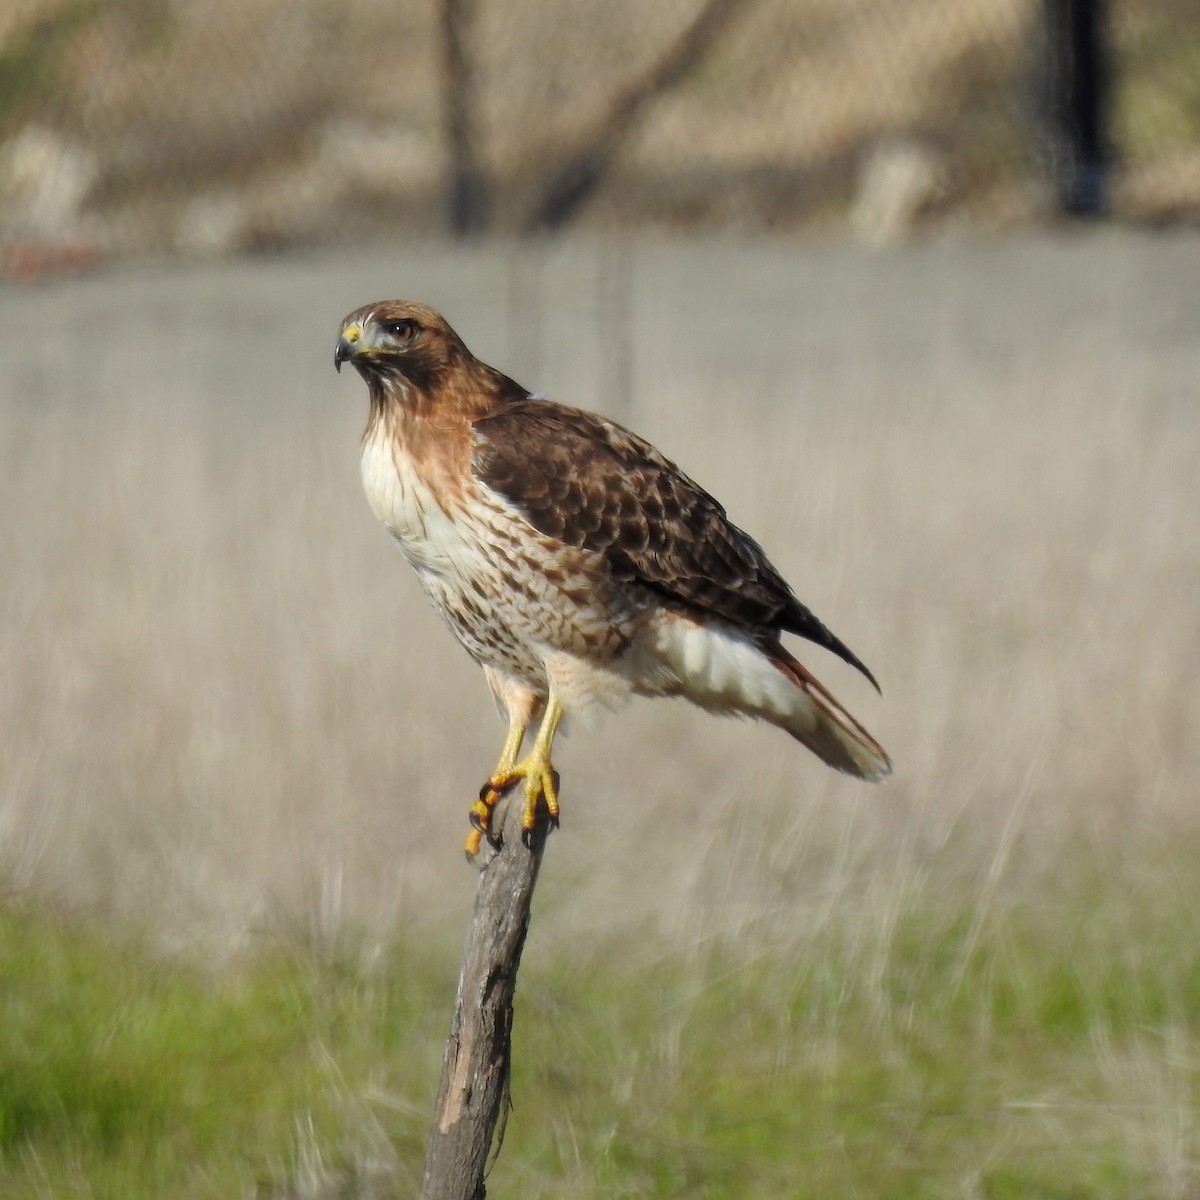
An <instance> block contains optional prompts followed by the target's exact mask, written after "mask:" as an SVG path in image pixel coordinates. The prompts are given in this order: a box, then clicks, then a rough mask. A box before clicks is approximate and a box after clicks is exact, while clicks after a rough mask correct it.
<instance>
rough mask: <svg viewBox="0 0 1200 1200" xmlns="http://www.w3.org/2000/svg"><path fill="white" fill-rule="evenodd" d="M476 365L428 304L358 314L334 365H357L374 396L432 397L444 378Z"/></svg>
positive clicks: (396, 303)
mask: <svg viewBox="0 0 1200 1200" xmlns="http://www.w3.org/2000/svg"><path fill="white" fill-rule="evenodd" d="M469 361H471V354H470V351H468V350H467V348H466V346H464V345H463V343H462V340H461V339H460V338H459V336H458V334H456V333H455V332H454V330H453V329H451V328H450V326H449V325H448V324H447V323H446V321H445V319H444V318H443V317H442V316H440V315H439V314H438V313H436V312H434V311H433V309H432V308H427V307H426V306H425V305H424V304H414V303H412V302H411V301H409V300H380V301H377V302H376V303H374V304H364V305H363V307H362V308H358V309H355V310H354V312H352V313H351V314H350V315H349V316H348V317H347V318H346V319H345V320H344V321H343V322H342V332H341V333H340V334H339V335H338V340H337V347H336V348H335V349H334V352H333V365H334V366H335V367H336V368H337V369H338V370H339V371H340V370H341V369H342V363H344V362H349V363H353V364H354V367H355V369H356V370H357V371H358V373H359V374H360V375H361V376H362V377H363V378H364V379H365V380H366V381H367V383H368V384H369V385H370V386H371V388H372V390H374V389H375V388H376V387H382V388H384V389H385V390H387V389H388V388H389V385H391V386H399V387H400V388H401V389H402V390H407V389H408V388H409V387H416V388H418V389H419V390H421V391H429V390H431V389H432V388H433V387H434V386H436V385H437V383H438V382H439V381H440V380H441V378H442V377H443V376H444V374H445V373H446V372H447V371H448V370H450V369H452V368H454V367H457V366H461V365H464V364H465V363H467V362H469Z"/></svg>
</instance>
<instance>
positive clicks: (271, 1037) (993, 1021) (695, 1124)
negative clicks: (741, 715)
mask: <svg viewBox="0 0 1200 1200" xmlns="http://www.w3.org/2000/svg"><path fill="white" fill-rule="evenodd" d="M1197 911H1198V910H1197V909H1196V908H1195V907H1192V908H1190V909H1187V910H1185V911H1183V912H1178V913H1176V914H1175V915H1174V917H1173V919H1172V921H1171V922H1170V924H1169V925H1168V924H1163V925H1157V924H1156V923H1155V922H1153V921H1150V920H1149V918H1147V917H1146V916H1145V914H1144V913H1143V914H1142V916H1141V917H1139V918H1138V919H1137V920H1136V921H1135V920H1134V919H1133V917H1131V916H1130V914H1129V912H1127V911H1126V910H1124V909H1122V908H1121V906H1120V905H1116V904H1112V905H1108V906H1104V905H1098V906H1097V907H1095V908H1092V909H1089V910H1088V913H1087V914H1086V918H1087V919H1085V917H1084V914H1082V913H1081V911H1080V910H1079V909H1078V908H1076V909H1074V910H1071V909H1063V908H1053V907H1046V908H1040V909H1034V908H1020V907H1012V908H1009V909H997V910H995V911H994V912H991V913H989V914H988V916H987V919H986V920H980V919H979V918H978V917H974V916H972V915H970V914H965V915H963V914H960V915H959V916H957V917H954V916H948V915H945V914H935V913H930V912H921V911H913V912H910V913H908V914H905V915H903V916H902V917H901V918H900V919H899V920H896V921H893V922H890V923H889V924H887V925H886V926H884V927H880V928H879V929H877V930H875V931H874V932H872V931H871V930H870V929H866V930H864V928H863V927H862V926H861V925H856V924H855V922H854V921H852V920H847V921H846V922H844V923H843V924H841V925H838V926H831V927H830V928H829V929H828V930H826V931H825V932H824V933H822V935H821V936H820V938H819V939H818V940H816V941H814V942H809V943H804V942H793V943H787V944H780V945H778V946H769V945H767V944H766V943H765V942H764V943H762V944H758V945H754V946H748V945H745V944H737V943H736V942H731V943H722V942H719V941H714V942H713V943H712V944H711V945H706V946H703V947H700V948H697V947H696V946H693V947H690V948H688V949H687V951H686V952H683V951H680V952H675V951H673V950H671V949H670V948H669V947H658V948H657V949H656V948H655V947H653V946H646V945H638V946H637V947H636V953H633V954H631V953H630V950H631V947H630V946H629V945H628V944H627V942H626V940H624V939H623V940H621V941H614V943H613V944H612V945H609V946H604V945H595V944H593V945H591V946H586V945H584V944H582V943H574V944H564V946H563V947H562V948H561V949H557V950H555V951H554V952H553V953H547V952H545V951H544V950H543V951H541V952H538V950H537V949H536V948H535V947H531V949H533V953H531V955H530V957H529V959H528V961H527V962H526V966H525V968H524V972H523V979H522V987H521V989H520V992H519V995H518V1014H517V1026H516V1039H517V1053H516V1067H515V1073H514V1079H513V1101H514V1111H513V1114H512V1116H511V1119H510V1121H509V1125H508V1133H507V1140H506V1144H505V1146H504V1149H503V1153H502V1154H501V1156H500V1160H499V1164H498V1166H497V1167H496V1168H495V1171H494V1173H493V1175H492V1177H491V1180H490V1183H489V1196H495V1197H504V1196H513V1197H516V1196H521V1197H523V1198H524V1197H531V1196H546V1197H549V1196H566V1197H597V1198H598V1197H629V1198H635V1197H637V1198H641V1197H645V1198H650V1197H655V1198H657V1197H664V1198H665V1197H668V1196H670V1197H675V1196H688V1197H698V1198H702V1200H718V1198H720V1200H725V1198H730V1200H732V1198H734V1197H736V1198H738V1200H758V1198H761V1200H766V1198H767V1197H772V1198H775V1197H785V1196H786V1197H813V1198H814V1200H815V1198H816V1197H838V1196H847V1197H851V1196H884V1195H886V1196H888V1197H892V1198H900V1200H906V1198H913V1200H918V1198H919V1200H924V1198H927V1197H928V1198H931V1200H932V1198H935V1197H950V1196H973V1197H982V1198H986V1200H1008V1198H1010V1197H1012V1198H1016V1197H1035V1198H1045V1200H1109V1198H1111V1200H1133V1198H1144V1200H1152V1198H1155V1197H1159V1196H1162V1197H1166V1196H1169V1195H1181V1194H1185V1193H1184V1192H1181V1191H1179V1187H1180V1186H1181V1183H1180V1181H1181V1180H1183V1181H1184V1183H1186V1182H1187V1180H1188V1179H1191V1180H1192V1182H1195V1174H1194V1172H1195V1166H1194V1164H1195V1161H1196V1151H1197V1149H1198V1148H1200V1147H1198V1146H1197V1143H1196V1140H1195V1133H1194V1128H1195V1117H1196V1108H1195V1102H1196V1094H1197V1092H1196V1089H1197V1084H1198V1083H1200V1078H1198V1070H1200V1069H1198V1066H1197V1062H1196V1056H1195V1054H1194V1052H1188V1047H1189V1046H1190V1044H1191V1043H1190V1042H1189V1040H1188V1038H1189V1032H1188V1031H1190V1030H1194V1029H1196V1028H1197V1023H1198V1022H1200V1005H1198V998H1200V949H1198V947H1200V918H1198V917H1197V916H1196V915H1195V914H1196V912H1197ZM1135 926H1136V932H1135V928H1134V927H1135ZM536 937H537V925H536V922H535V925H534V931H533V938H534V943H535V946H536ZM349 941H350V939H348V942H349ZM456 952H457V947H456V946H442V947H439V948H438V950H437V951H436V952H430V950H429V949H428V948H427V947H424V946H409V945H404V944H403V943H398V944H396V945H394V946H392V947H390V948H388V949H386V950H384V951H381V952H376V953H371V954H368V953H366V952H365V950H363V949H362V948H361V947H359V946H357V945H349V944H348V945H347V946H346V947H345V948H344V952H341V953H339V954H336V955H329V954H319V953H316V952H312V951H310V950H297V949H296V947H295V946H292V947H285V946H284V945H282V944H281V941H277V942H275V943H274V944H272V945H271V946H268V947H264V948H263V949H262V950H261V951H260V952H259V953H257V954H255V955H251V956H249V957H247V958H246V959H245V960H244V961H243V962H241V963H240V964H239V965H238V966H237V967H236V968H231V969H226V970H223V971H221V972H205V971H201V970H198V969H196V968H195V967H191V966H188V965H185V964H180V963H178V962H174V961H167V960H164V959H163V957H162V956H161V955H159V954H156V953H154V952H153V951H152V950H151V949H150V948H149V947H147V946H146V945H144V944H141V943H139V942H137V941H131V940H127V939H126V940H122V939H120V938H117V937H114V936H113V934H112V933H111V931H108V930H105V929H101V928H97V927H94V926H89V925H81V924H79V923H65V922H63V921H61V920H58V919H55V918H54V917H52V916H50V915H47V914H45V913H38V912H34V911H30V910H28V909H16V910H13V909H9V910H6V911H4V910H0V1194H2V1195H14V1196H59V1195H61V1196H87V1197H97V1198H100V1197H113V1198H114V1200H115V1198H117V1197H121V1198H122V1200H137V1198H139V1197H151V1196H154V1197H161V1196H164V1195H170V1196H173V1197H185V1198H188V1197H196V1198H199V1197H214V1198H215V1197H230V1196H261V1197H283V1196H294V1195H298V1194H303V1195H305V1196H308V1197H313V1198H318V1200H319V1198H324V1197H328V1198H329V1200H332V1198H334V1197H338V1198H339V1200H354V1198H355V1197H363V1198H365V1197H368V1196H369V1197H379V1196H393V1195H394V1196H407V1195H411V1194H414V1193H415V1191H416V1187H417V1181H418V1179H419V1174H420V1169H421V1164H422V1160H423V1146H424V1137H425V1131H426V1127H427V1121H428V1113H429V1112H430V1111H431V1108H432V1100H433V1094H434V1091H435V1087H436V1078H437V1072H438V1069H439V1066H440V1058H441V1049H442V1038H443V1035H444V1032H445V1026H446V1022H447V1020H448V1018H449V1011H450V1004H451V1000H452V996H453V989H454V978H453V972H454V967H455V963H454V961H453V960H454V956H455V955H456ZM1181 1047H1182V1048H1183V1049H1182V1050H1181ZM1189 1164H1190V1165H1189ZM1189 1171H1191V1172H1192V1174H1191V1175H1190V1176H1189V1174H1188V1172H1189ZM1172 1189H1174V1190H1172Z"/></svg>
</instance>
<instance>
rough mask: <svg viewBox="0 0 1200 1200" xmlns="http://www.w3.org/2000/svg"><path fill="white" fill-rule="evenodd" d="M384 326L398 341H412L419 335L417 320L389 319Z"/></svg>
mask: <svg viewBox="0 0 1200 1200" xmlns="http://www.w3.org/2000/svg"><path fill="white" fill-rule="evenodd" d="M383 327H384V329H386V330H387V331H388V333H390V334H391V335H392V337H394V338H395V339H396V341H398V342H411V341H412V340H413V338H415V337H416V336H417V323H416V321H388V322H386V323H385V324H384V326H383Z"/></svg>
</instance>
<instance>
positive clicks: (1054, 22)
mask: <svg viewBox="0 0 1200 1200" xmlns="http://www.w3.org/2000/svg"><path fill="white" fill-rule="evenodd" d="M1107 10H1108V5H1107V0H1043V3H1042V22H1041V26H1042V27H1041V38H1042V45H1043V49H1042V53H1041V55H1040V58H1041V69H1040V70H1039V72H1038V74H1039V77H1040V87H1039V93H1040V94H1039V97H1038V110H1039V117H1040V124H1041V126H1042V129H1043V134H1044V142H1045V149H1046V157H1047V159H1048V166H1049V171H1050V177H1051V183H1052V186H1053V189H1054V196H1055V203H1056V205H1057V207H1058V210H1059V211H1060V212H1062V213H1064V214H1066V215H1068V216H1076V217H1097V216H1103V215H1104V214H1105V213H1106V212H1107V211H1108V202H1109V196H1108V175H1109V166H1110V163H1111V157H1112V155H1111V145H1110V141H1109V94H1110V62H1109V50H1108V21H1107V16H1108V11H1107Z"/></svg>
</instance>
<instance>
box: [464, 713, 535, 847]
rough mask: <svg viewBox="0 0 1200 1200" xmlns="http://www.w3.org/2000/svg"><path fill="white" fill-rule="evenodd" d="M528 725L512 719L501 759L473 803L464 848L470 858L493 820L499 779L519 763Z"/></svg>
mask: <svg viewBox="0 0 1200 1200" xmlns="http://www.w3.org/2000/svg"><path fill="white" fill-rule="evenodd" d="M527 728H528V726H527V725H526V724H525V722H523V721H512V722H510V724H509V726H508V735H507V736H506V737H505V739H504V747H503V749H502V750H501V751H500V761H499V762H498V763H497V764H496V769H495V770H494V771H493V772H492V777H491V778H490V779H489V780H488V781H487V783H485V784H484V785H483V787H482V789H481V790H480V792H479V799H478V800H476V801H475V803H474V804H472V805H471V811H470V814H469V817H470V821H471V832H470V833H468V834H467V841H466V844H465V845H464V846H463V849H464V850H465V851H466V852H467V858H468V859H474V858H475V856H476V855H477V854H478V853H479V845H480V842H481V841H482V839H483V835H484V834H485V833H486V832H487V831H488V827H489V826H490V825H491V821H492V809H493V808H494V807H495V805H496V801H497V800H499V799H500V793H501V792H502V791H503V790H504V789H503V788H497V787H496V781H497V780H498V779H507V778H508V777H509V776H510V775H511V774H512V771H513V768H514V767H515V766H516V765H517V755H518V754H520V753H521V743H522V742H523V741H524V740H525V730H526V729H527Z"/></svg>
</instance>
